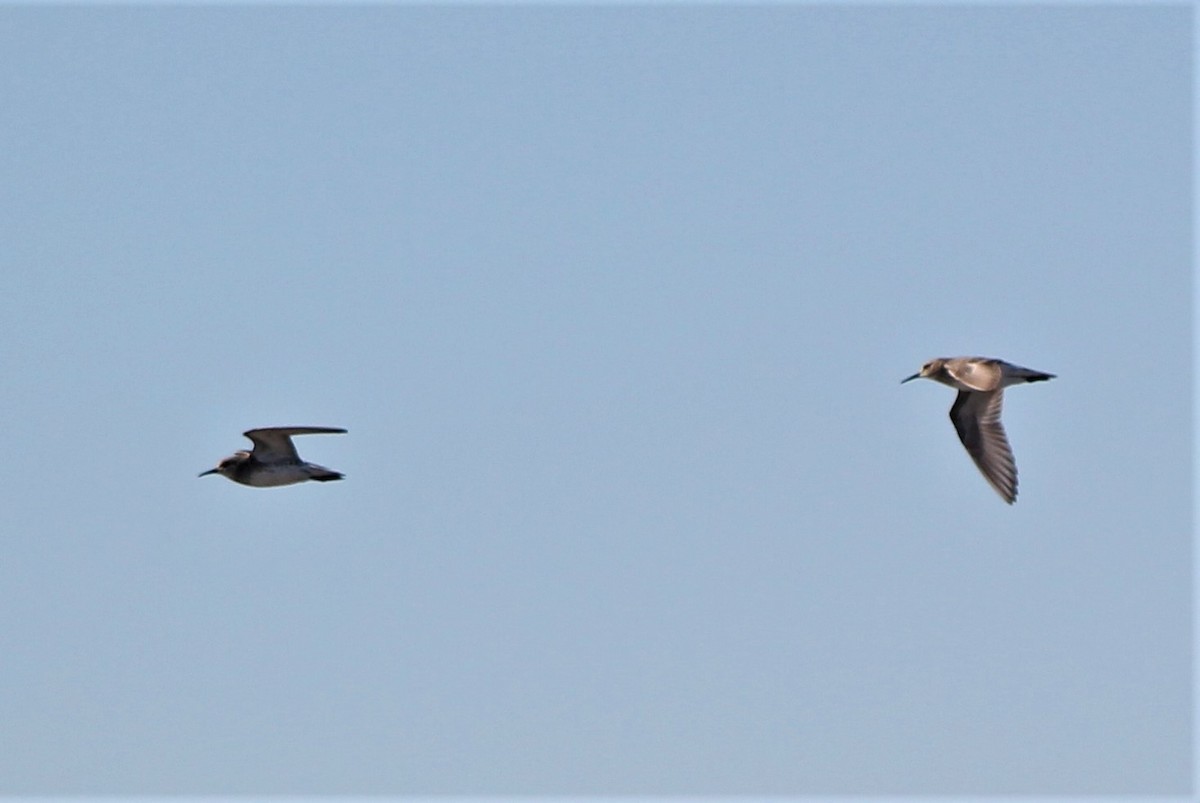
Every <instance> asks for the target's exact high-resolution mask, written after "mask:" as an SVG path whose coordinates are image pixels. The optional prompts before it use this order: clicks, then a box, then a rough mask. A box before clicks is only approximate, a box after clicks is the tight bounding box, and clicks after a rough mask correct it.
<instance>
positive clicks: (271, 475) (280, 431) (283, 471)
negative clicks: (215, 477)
mask: <svg viewBox="0 0 1200 803" xmlns="http://www.w3.org/2000/svg"><path fill="white" fill-rule="evenodd" d="M345 431H346V430H344V429H336V428H333V427H264V428H262V429H251V430H248V431H247V432H245V433H243V434H244V435H245V436H246V437H247V438H249V439H250V441H251V442H252V443H253V444H254V448H253V449H251V450H250V451H248V452H247V451H238V452H234V453H233V454H232V455H230V456H229V457H226V458H225V459H224V460H222V461H221V462H220V463H218V464H217V467H216V468H211V469H209V470H208V471H205V472H203V473H202V474H200V476H201V477H204V476H206V475H208V474H220V475H221V476H223V477H228V478H229V479H231V480H233V481H234V482H239V483H241V484H242V485H252V486H254V487H256V488H271V487H274V486H277V485H292V484H294V483H297V482H304V481H305V480H316V481H317V482H329V481H330V480H340V479H341V478H342V477H343V476H344V475H342V474H340V473H339V472H337V471H333V470H332V469H328V468H325V467H324V466H318V465H317V464H316V463H306V462H305V461H303V460H301V459H300V455H298V454H297V453H296V446H295V444H293V443H292V436H293V435H319V434H323V433H326V434H339V435H340V434H343V433H345Z"/></svg>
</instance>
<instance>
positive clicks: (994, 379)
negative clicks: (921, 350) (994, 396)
mask: <svg viewBox="0 0 1200 803" xmlns="http://www.w3.org/2000/svg"><path fill="white" fill-rule="evenodd" d="M946 373H948V374H950V376H951V377H952V378H953V379H955V380H957V381H958V382H961V383H962V384H964V385H966V386H967V387H969V388H970V389H971V390H980V391H988V390H995V389H996V388H998V387H1000V379H1001V377H1002V375H1003V372H1002V371H1001V369H1000V361H999V360H992V359H985V358H983V357H959V358H956V359H953V360H947V361H946ZM997 415H999V413H997Z"/></svg>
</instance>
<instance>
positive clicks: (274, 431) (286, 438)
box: [242, 427, 346, 463]
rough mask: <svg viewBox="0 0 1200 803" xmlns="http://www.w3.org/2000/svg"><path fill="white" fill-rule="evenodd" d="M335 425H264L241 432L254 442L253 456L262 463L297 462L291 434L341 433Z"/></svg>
mask: <svg viewBox="0 0 1200 803" xmlns="http://www.w3.org/2000/svg"><path fill="white" fill-rule="evenodd" d="M345 431H346V430H344V429H338V428H336V427H264V428H262V429H251V430H247V431H246V432H244V433H242V434H244V435H245V436H246V437H247V438H249V439H250V440H251V441H252V442H253V443H254V457H255V458H256V459H257V460H259V461H261V462H263V463H298V462H300V455H298V454H296V446H295V444H293V443H292V436H293V435H322V434H328V435H341V434H343V433H345Z"/></svg>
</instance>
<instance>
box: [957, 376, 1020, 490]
mask: <svg viewBox="0 0 1200 803" xmlns="http://www.w3.org/2000/svg"><path fill="white" fill-rule="evenodd" d="M1003 407H1004V392H1003V391H1000V390H993V391H988V392H986V393H985V392H979V391H974V392H972V391H966V390H960V391H959V392H958V398H957V399H955V400H954V406H953V407H951V408H950V420H951V421H953V422H954V429H955V430H956V431H957V432H958V439H959V440H960V441H962V445H963V446H965V447H966V449H967V454H969V455H971V459H972V460H974V461H975V465H976V466H978V467H979V471H980V472H981V473H982V474H983V476H984V479H986V480H987V481H988V482H989V483H991V486H992V487H993V488H995V489H996V492H997V493H998V494H1000V496H1001V497H1003V498H1004V501H1005V502H1008V503H1009V504H1010V505H1011V504H1012V503H1013V502H1015V501H1016V499H1017V463H1016V461H1015V460H1014V459H1013V453H1012V447H1010V446H1009V445H1008V436H1007V435H1005V433H1004V426H1003V425H1002V424H1001V423H1000V412H1001V410H1002V409H1003Z"/></svg>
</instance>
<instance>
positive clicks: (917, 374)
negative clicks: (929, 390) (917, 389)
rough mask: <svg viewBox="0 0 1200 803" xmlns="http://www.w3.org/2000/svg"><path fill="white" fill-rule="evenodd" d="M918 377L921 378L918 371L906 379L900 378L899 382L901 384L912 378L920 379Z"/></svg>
mask: <svg viewBox="0 0 1200 803" xmlns="http://www.w3.org/2000/svg"><path fill="white" fill-rule="evenodd" d="M920 378H921V374H920V373H919V372H918V373H915V374H913V375H912V376H910V377H909V378H908V379H901V380H900V384H901V385H903V384H904V383H905V382H911V381H913V380H914V379H920Z"/></svg>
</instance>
